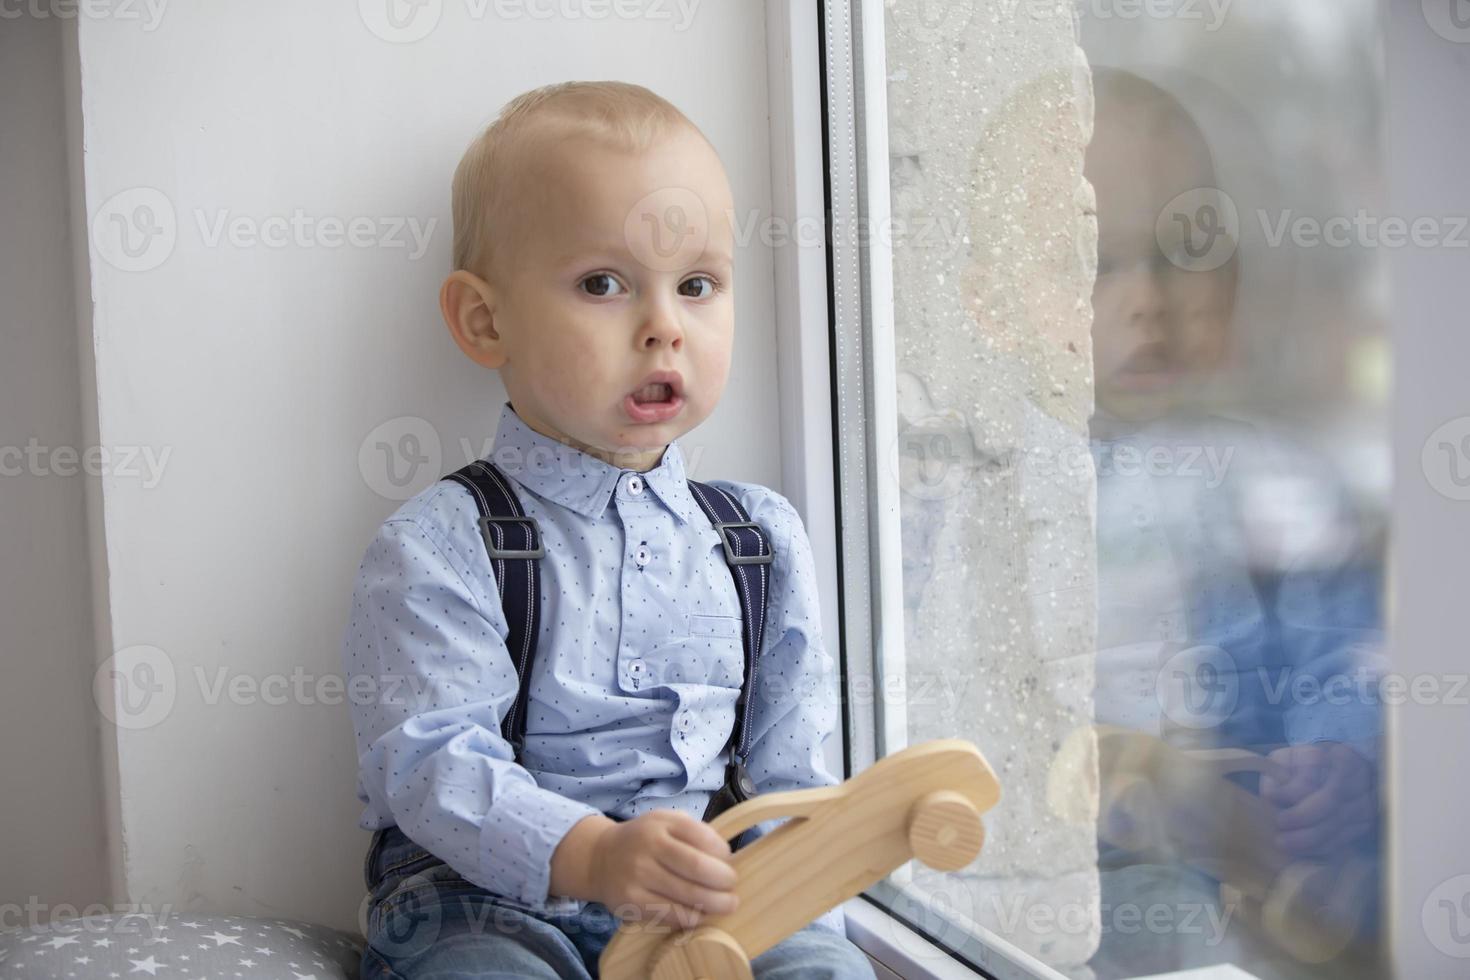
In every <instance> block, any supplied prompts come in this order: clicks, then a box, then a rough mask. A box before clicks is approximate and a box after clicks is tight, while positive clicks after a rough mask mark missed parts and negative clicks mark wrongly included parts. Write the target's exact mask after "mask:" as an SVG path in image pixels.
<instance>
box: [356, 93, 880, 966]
mask: <svg viewBox="0 0 1470 980" xmlns="http://www.w3.org/2000/svg"><path fill="white" fill-rule="evenodd" d="M733 213H734V205H733V199H732V195H731V191H730V187H729V183H728V180H727V178H726V176H725V173H724V169H723V167H722V166H721V163H720V159H719V157H718V155H717V154H716V152H715V151H714V149H713V147H712V146H711V145H710V143H709V142H708V140H706V139H705V137H704V136H703V134H702V133H701V132H700V131H699V130H698V129H697V128H696V127H695V126H694V125H693V123H691V122H690V121H689V120H688V119H687V118H686V117H685V116H684V115H683V114H682V113H681V112H680V111H679V110H678V109H676V108H675V107H674V106H673V105H671V104H670V103H668V102H667V101H665V100H664V99H662V98H660V97H658V96H656V95H654V94H653V93H652V92H650V91H648V90H647V89H645V88H642V87H640V86H636V85H630V84H625V83H617V82H599V83H587V82H571V83H563V84H557V85H550V86H546V87H544V88H540V89H537V90H534V91H532V92H528V93H525V94H524V95H521V96H519V97H518V98H516V99H514V100H513V101H512V102H511V103H509V104H508V105H507V106H506V107H505V109H504V110H503V111H502V113H501V114H500V116H499V118H498V119H497V120H496V121H495V122H494V123H493V124H492V125H491V126H490V127H489V128H488V129H487V130H486V131H485V132H484V133H483V134H482V135H481V136H480V137H479V138H477V139H476V140H475V142H474V143H473V144H472V145H471V146H470V148H469V149H468V151H467V152H466V153H465V156H464V158H463V160H462V161H461V162H460V165H459V167H458V169H457V171H456V172H455V176H454V187H453V214H454V271H453V272H452V273H451V274H450V276H449V277H448V278H447V279H446V280H445V282H444V285H443V288H442V290H441V293H440V306H441V310H442V313H443V316H444V320H445V322H446V323H447V325H448V327H449V330H450V333H451V335H452V336H453V338H454V340H455V342H456V343H457V344H458V345H459V347H460V348H461V349H462V350H463V351H464V353H465V354H466V355H467V356H469V357H470V358H471V359H472V360H474V361H475V362H476V363H478V364H480V365H482V366H484V367H486V368H491V369H494V370H496V371H498V372H499V374H500V377H501V380H502V381H503V383H504V385H505V390H506V394H507V396H508V401H507V402H506V403H505V405H504V406H503V407H502V409H501V412H500V418H499V424H498V428H497V431H496V436H495V444H494V450H493V451H492V453H491V454H490V455H489V456H488V457H487V459H488V460H489V461H490V462H492V463H494V465H495V466H496V467H498V469H499V472H500V473H501V474H503V475H504V476H505V477H506V478H508V482H509V483H510V484H511V486H510V487H509V488H508V489H509V490H510V491H511V492H512V493H513V495H514V497H515V498H516V499H517V500H518V501H519V504H520V506H521V508H523V510H524V512H525V514H526V515H527V516H529V517H531V518H534V519H535V521H536V522H537V524H538V525H539V531H540V535H541V541H542V544H543V546H544V549H545V555H544V557H543V558H541V559H539V560H537V561H536V562H535V566H536V576H537V577H536V579H535V582H536V585H535V591H536V593H538V594H539V599H540V602H541V604H542V608H541V612H540V617H539V629H538V630H537V631H536V635H535V636H533V637H532V640H533V641H534V652H535V656H534V660H533V662H532V669H531V673H530V678H531V681H530V691H529V701H528V702H527V704H526V710H525V715H524V717H525V735H524V740H523V744H522V746H521V752H520V755H519V758H517V755H516V753H515V751H514V749H513V747H512V745H511V744H510V743H509V742H508V741H507V740H506V739H505V738H504V737H503V735H502V721H503V720H504V719H505V717H506V712H507V711H509V710H511V709H512V706H513V704H514V703H515V701H516V698H517V690H518V680H517V663H516V662H514V661H513V658H512V655H511V652H510V650H509V648H508V646H507V635H508V630H509V627H508V623H507V619H506V616H505V613H504V611H503V609H502V597H501V594H500V592H499V589H498V587H497V578H496V576H495V574H494V570H493V569H492V565H491V560H490V558H489V557H488V556H487V554H486V550H485V545H484V543H483V541H482V539H481V537H480V532H479V528H478V527H477V524H476V518H477V516H478V514H477V510H476V505H475V502H474V498H473V497H472V496H471V494H470V491H469V490H468V489H467V488H466V487H464V486H462V485H460V484H459V483H456V482H454V481H450V480H441V481H439V482H438V483H436V484H434V485H433V486H431V487H429V488H428V489H426V490H424V491H422V492H420V493H419V494H418V495H417V496H415V497H413V498H412V499H411V500H409V501H407V502H406V503H404V504H403V506H401V507H400V508H399V509H398V510H397V511H396V512H395V513H394V514H393V515H392V516H391V517H389V518H388V519H387V521H386V522H385V523H384V524H383V525H382V527H380V528H379V530H378V532H377V534H376V536H375V537H374V538H373V540H372V542H371V544H370V545H369V547H368V549H367V553H366V555H365V557H364V559H363V561H362V564H361V566H360V568H359V571H358V577H357V582H356V588H355V591H354V595H353V601H352V610H351V619H350V623H349V626H348V630H347V634H346V639H345V643H344V650H343V659H344V663H345V667H346V672H347V674H348V675H349V677H354V676H356V675H369V676H371V677H373V678H375V679H377V680H379V681H384V680H385V679H387V678H402V679H404V680H405V681H406V682H407V683H405V684H403V685H402V688H403V689H405V690H406V692H407V696H406V697H405V696H402V695H400V696H398V697H387V696H384V697H381V698H377V699H375V700H373V701H372V702H371V703H356V702H354V704H353V706H352V712H353V724H354V729H355V732H356V737H357V746H358V762H359V781H358V798H359V799H360V800H361V801H362V802H363V803H364V804H365V805H366V806H365V809H364V811H363V815H362V818H361V820H360V821H359V826H361V827H362V828H363V829H366V830H373V831H376V833H375V834H374V837H373V843H372V846H371V848H370V850H369V853H368V856H367V862H366V867H365V869H364V875H365V878H366V879H367V885H368V887H369V889H370V891H371V892H372V895H371V901H372V905H371V912H370V915H369V920H368V933H369V935H368V940H369V946H368V948H367V950H366V951H365V954H364V964H363V975H364V976H388V975H392V976H401V977H417V976H427V975H431V974H432V975H433V976H436V977H449V976H460V975H464V976H470V975H474V976H483V975H492V974H493V975H497V976H499V975H502V974H503V975H514V976H527V977H530V976H545V977H586V976H596V975H597V958H598V956H599V955H600V954H601V951H602V949H603V947H605V945H606V943H607V941H608V940H609V939H610V938H611V936H612V933H613V932H614V931H615V930H616V928H617V926H618V924H619V922H620V920H621V919H624V918H627V919H640V920H644V921H661V922H666V923H669V924H675V925H678V926H683V927H688V926H692V925H695V924H697V923H699V922H700V921H701V920H702V918H703V916H704V915H706V914H711V915H717V914H722V913H726V912H729V911H732V910H733V909H734V908H735V904H736V899H735V894H734V891H733V889H734V887H735V884H736V873H735V870H734V868H733V867H732V866H731V863H730V856H731V849H730V846H729V844H728V843H727V842H726V841H724V840H722V839H721V838H720V837H719V835H718V834H716V833H715V832H714V831H713V830H712V829H711V828H710V826H709V825H708V824H707V823H704V822H703V821H702V820H701V816H702V815H703V813H704V812H705V808H706V805H707V803H708V801H709V799H710V797H711V794H712V793H713V792H714V791H716V790H718V789H719V788H720V787H721V785H722V783H723V782H724V779H725V767H726V763H727V761H728V760H729V757H730V753H729V750H728V749H727V748H726V744H727V740H728V738H729V736H730V733H731V730H732V726H733V725H734V721H735V705H736V699H737V697H738V696H739V693H740V689H741V681H742V678H743V676H744V671H745V658H744V652H743V647H742V638H741V632H742V612H741V603H740V597H739V596H738V595H737V592H736V583H735V580H734V579H733V578H732V575H731V569H730V566H729V565H727V563H726V556H725V551H724V546H723V544H722V541H721V538H720V536H719V534H717V533H716V531H715V529H714V528H713V526H712V524H711V522H710V520H709V519H708V517H707V516H706V514H705V512H704V510H703V509H702V508H701V506H699V502H697V501H696V499H695V497H694V495H693V492H692V491H691V487H690V485H689V483H688V481H687V480H686V477H685V471H684V458H683V455H682V452H681V450H680V447H679V445H678V443H677V442H676V440H677V439H678V438H679V437H680V436H681V435H683V434H684V433H686V432H688V431H689V430H690V429H692V428H694V427H695V426H696V425H698V424H699V423H700V422H702V421H704V420H705V419H706V418H707V417H708V416H709V414H710V413H711V412H712V411H713V410H714V407H715V405H716V403H717V402H718V401H719V397H720V394H721V392H722V391H723V389H724V386H725V382H726V378H727V375H728V372H729V366H730V352H731V342H732V337H733V333H734V322H735V317H734V300H733V292H732V287H733V273H734V269H733V240H734V236H733V233H732V228H731V219H732V216H733ZM709 485H710V486H713V487H715V488H717V489H718V490H719V491H723V492H726V493H728V494H730V495H731V496H733V497H734V498H735V499H737V500H738V501H739V502H740V503H741V504H742V505H743V507H744V509H745V510H746V512H747V513H748V514H749V517H750V520H751V521H753V522H755V523H757V524H758V525H760V527H761V528H762V529H763V531H764V533H765V535H766V538H767V540H768V541H769V542H770V547H771V551H772V553H773V560H772V562H771V564H770V565H769V566H768V568H769V577H768V579H767V580H766V581H767V582H768V592H767V596H768V597H761V598H758V600H757V601H763V602H764V607H765V609H766V619H765V625H764V629H763V631H762V633H763V636H762V637H761V640H760V641H759V650H758V663H759V666H760V671H759V674H760V675H761V676H762V680H761V682H760V683H758V684H757V685H756V686H755V687H754V688H752V689H750V690H749V691H748V693H747V696H748V697H749V698H750V699H751V702H752V704H751V712H750V714H749V715H748V716H747V717H748V719H749V720H748V722H747V724H748V727H749V733H750V742H749V745H750V751H749V753H748V756H747V770H748V772H749V774H750V776H751V778H752V780H753V781H754V784H755V788H756V790H757V791H759V792H763V793H764V792H774V791H780V790H788V789H796V788H802V787H811V786H830V785H834V784H836V783H837V782H838V779H837V778H836V777H835V776H834V775H833V774H832V773H830V772H829V771H828V770H827V768H826V767H825V764H824V762H823V752H822V742H823V740H824V739H825V738H826V737H827V736H828V735H829V734H831V733H832V731H833V730H834V728H835V726H836V718H837V707H836V706H837V691H836V683H835V676H834V671H833V662H832V658H831V657H830V656H829V655H828V653H827V652H826V650H825V647H824V644H823V640H822V635H821V627H820V617H819V610H818V606H817V596H816V587H815V586H816V583H815V577H814V569H813V559H812V554H811V547H810V544H809V542H808V540H807V536H806V533H805V531H804V529H803V527H802V524H801V520H800V518H799V516H798V515H797V513H796V511H795V509H794V508H793V507H792V505H791V504H790V503H789V502H788V501H787V500H786V499H785V498H784V497H783V496H782V495H781V494H779V493H776V492H775V491H773V490H770V489H768V488H766V487H763V486H759V485H757V484H752V483H740V482H734V481H724V480H718V481H710V484H709ZM695 489H696V490H697V488H695ZM767 680H769V681H771V683H766V681H767ZM383 689H384V690H385V691H386V690H387V684H386V683H384V684H383ZM359 700H361V699H359ZM776 823H777V821H768V822H766V823H765V824H762V825H760V826H759V827H758V828H756V830H754V831H753V832H752V834H753V835H756V834H759V833H764V832H768V831H769V830H770V829H772V828H773V827H774V826H775V825H776ZM793 870H794V871H796V870H798V869H793ZM752 968H753V970H754V972H755V975H756V976H758V977H759V976H764V975H776V974H777V973H779V974H780V975H782V976H787V975H790V976H802V977H872V976H873V972H872V969H871V967H870V966H869V965H868V961H867V959H866V957H865V956H864V955H863V954H862V953H861V951H859V950H858V949H857V947H856V946H854V945H853V944H852V943H850V942H849V941H848V940H847V939H846V937H845V935H844V932H843V918H842V914H841V911H840V910H833V911H832V912H829V913H828V914H826V915H824V916H822V917H820V918H819V919H818V920H817V921H816V922H813V923H811V924H810V925H808V926H807V927H806V928H803V929H801V930H800V931H798V932H796V933H794V934H793V935H792V936H790V937H788V938H787V939H786V940H784V941H783V942H781V943H780V944H778V945H776V946H774V947H772V948H771V949H769V950H767V951H766V952H765V953H763V954H761V955H760V956H758V957H756V958H755V959H754V960H753V961H752ZM390 971H391V972H390ZM497 971H499V972H497Z"/></svg>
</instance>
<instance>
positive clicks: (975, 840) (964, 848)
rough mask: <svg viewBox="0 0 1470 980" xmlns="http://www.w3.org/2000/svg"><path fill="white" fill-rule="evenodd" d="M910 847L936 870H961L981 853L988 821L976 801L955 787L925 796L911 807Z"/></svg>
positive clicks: (921, 859)
mask: <svg viewBox="0 0 1470 980" xmlns="http://www.w3.org/2000/svg"><path fill="white" fill-rule="evenodd" d="M908 837H909V847H910V849H912V850H913V852H914V857H916V858H918V859H919V860H920V861H923V862H924V863H925V864H927V865H928V866H929V867H931V868H933V869H934V870H936V871H958V870H959V869H960V868H963V867H964V866H965V865H967V864H969V863H970V862H971V861H973V860H975V856H976V855H977V854H979V853H980V848H981V846H983V845H984V843H985V825H984V824H983V823H981V822H980V814H979V812H978V811H977V810H976V809H975V806H974V804H972V803H971V802H970V801H969V800H967V799H966V798H965V797H964V796H963V795H961V794H960V793H956V792H955V791H954V790H950V789H941V790H935V791H934V792H932V793H929V794H928V795H926V796H924V797H923V798H922V799H920V800H919V801H918V802H916V803H915V804H914V806H913V809H912V810H910V811H909V826H908Z"/></svg>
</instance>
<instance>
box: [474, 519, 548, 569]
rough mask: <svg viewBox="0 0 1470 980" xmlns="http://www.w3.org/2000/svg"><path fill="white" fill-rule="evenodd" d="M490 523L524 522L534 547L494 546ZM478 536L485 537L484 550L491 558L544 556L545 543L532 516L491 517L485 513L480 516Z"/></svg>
mask: <svg viewBox="0 0 1470 980" xmlns="http://www.w3.org/2000/svg"><path fill="white" fill-rule="evenodd" d="M492 524H524V525H526V527H527V529H528V532H529V534H530V536H531V543H533V544H534V545H535V546H536V547H534V548H528V549H521V550H516V549H514V548H504V549H502V548H497V547H495V536H494V535H493V534H491V533H490V525H492ZM480 536H481V537H483V538H484V539H485V550H486V551H487V552H488V553H489V554H490V557H491V558H492V559H496V558H544V557H545V556H546V544H545V542H543V541H542V539H541V525H540V524H538V523H536V518H534V517H492V516H490V515H488V514H487V515H485V516H483V517H481V518H480Z"/></svg>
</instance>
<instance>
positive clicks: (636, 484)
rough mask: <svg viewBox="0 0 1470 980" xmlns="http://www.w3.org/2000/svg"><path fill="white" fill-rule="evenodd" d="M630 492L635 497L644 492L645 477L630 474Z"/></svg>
mask: <svg viewBox="0 0 1470 980" xmlns="http://www.w3.org/2000/svg"><path fill="white" fill-rule="evenodd" d="M628 492H629V493H631V494H632V495H633V496H635V497H636V496H638V494H640V493H642V492H643V479H642V477H637V476H630V477H628Z"/></svg>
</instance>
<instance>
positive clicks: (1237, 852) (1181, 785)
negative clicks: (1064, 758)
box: [1063, 726, 1372, 963]
mask: <svg viewBox="0 0 1470 980" xmlns="http://www.w3.org/2000/svg"><path fill="white" fill-rule="evenodd" d="M1091 734H1092V733H1091V732H1088V731H1086V730H1084V731H1083V732H1081V733H1078V734H1077V735H1074V738H1075V739H1079V740H1080V738H1081V736H1083V735H1085V736H1087V737H1088V738H1090V737H1091ZM1079 744H1080V741H1079ZM1066 751H1067V750H1066V749H1064V750H1063V754H1064V755H1065V754H1066ZM1097 752H1098V769H1099V776H1100V789H1101V799H1100V802H1099V819H1098V837H1099V838H1101V839H1102V840H1103V841H1104V842H1106V843H1108V844H1112V845H1113V846H1115V847H1119V848H1121V849H1123V850H1125V851H1128V852H1130V853H1131V854H1134V855H1136V856H1137V858H1138V860H1139V861H1142V862H1147V863H1157V864H1173V863H1176V862H1183V863H1185V864H1188V865H1190V866H1191V867H1194V868H1198V869H1199V870H1201V871H1203V872H1205V873H1206V874H1208V875H1209V876H1210V877H1212V878H1214V879H1215V880H1217V881H1219V882H1220V901H1221V904H1223V905H1226V906H1227V907H1231V908H1234V909H1237V910H1239V912H1240V913H1242V915H1241V918H1242V919H1243V920H1245V921H1247V922H1249V923H1250V924H1251V925H1253V926H1255V927H1256V928H1258V929H1259V930H1260V931H1261V932H1263V933H1264V934H1265V935H1266V936H1267V937H1268V938H1269V939H1270V940H1271V941H1272V942H1273V943H1275V944H1276V945H1277V946H1279V947H1280V948H1281V949H1283V950H1285V951H1286V952H1287V953H1289V954H1290V955H1291V956H1293V957H1294V958H1296V959H1297V960H1300V961H1301V962H1304V963H1322V962H1325V961H1327V960H1330V959H1332V958H1333V957H1335V956H1337V955H1338V954H1339V953H1341V952H1342V951H1343V950H1344V949H1346V948H1347V946H1348V944H1349V943H1351V942H1352V939H1353V937H1354V936H1355V935H1356V934H1357V931H1358V928H1359V926H1360V925H1361V923H1362V921H1363V915H1364V912H1365V911H1366V910H1367V907H1368V904H1369V900H1370V898H1371V895H1370V889H1371V888H1372V868H1371V866H1370V864H1369V862H1367V861H1366V860H1364V859H1362V858H1350V859H1348V860H1345V861H1337V862H1334V863H1332V864H1326V863H1321V862H1316V861H1309V860H1302V859H1299V858H1296V857H1294V856H1292V855H1290V854H1288V853H1287V852H1285V851H1283V850H1282V849H1281V848H1280V847H1278V846H1277V845H1276V842H1275V841H1276V810H1275V808H1274V807H1272V806H1271V804H1270V803H1268V802H1267V801H1265V800H1263V799H1261V797H1259V796H1257V795H1256V794H1255V793H1252V792H1250V791H1249V790H1247V789H1246V788H1245V787H1243V786H1241V785H1239V784H1238V783H1236V782H1234V781H1233V780H1232V779H1231V778H1229V777H1231V776H1235V775H1237V774H1240V773H1256V774H1264V773H1268V772H1272V771H1273V770H1275V769H1276V768H1277V764H1276V763H1275V762H1273V761H1271V760H1270V759H1268V758H1266V757H1265V756H1262V755H1257V754H1256V753H1254V752H1248V751H1246V750H1244V749H1228V748H1227V749H1205V750H1192V751H1184V750H1180V749H1176V748H1174V747H1173V746H1170V745H1168V744H1167V743H1165V742H1164V741H1162V740H1161V739H1159V738H1157V737H1155V736H1152V735H1147V734H1143V733H1140V732H1134V731H1129V730H1127V729H1122V728H1113V727H1110V726H1099V727H1098V728H1097Z"/></svg>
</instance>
